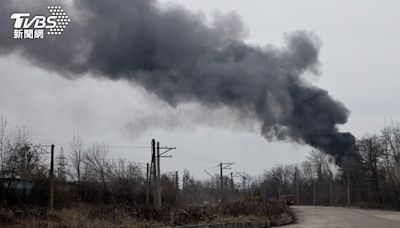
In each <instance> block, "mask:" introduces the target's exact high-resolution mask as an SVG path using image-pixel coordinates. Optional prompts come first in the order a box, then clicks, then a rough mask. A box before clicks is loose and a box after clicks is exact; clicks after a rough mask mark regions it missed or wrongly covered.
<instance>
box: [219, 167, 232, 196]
mask: <svg viewBox="0 0 400 228" xmlns="http://www.w3.org/2000/svg"><path fill="white" fill-rule="evenodd" d="M234 164H235V163H234V162H221V163H219V170H220V181H221V199H223V198H224V174H223V170H224V169H232V167H231V166H232V165H234Z"/></svg>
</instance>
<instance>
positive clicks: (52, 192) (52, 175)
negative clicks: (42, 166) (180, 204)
mask: <svg viewBox="0 0 400 228" xmlns="http://www.w3.org/2000/svg"><path fill="white" fill-rule="evenodd" d="M53 199H54V144H52V145H51V158H50V194H49V211H50V212H52V211H53V203H54V202H53Z"/></svg>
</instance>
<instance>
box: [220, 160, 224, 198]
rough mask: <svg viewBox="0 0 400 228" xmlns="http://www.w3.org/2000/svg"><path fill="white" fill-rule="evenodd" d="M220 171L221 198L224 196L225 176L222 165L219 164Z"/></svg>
mask: <svg viewBox="0 0 400 228" xmlns="http://www.w3.org/2000/svg"><path fill="white" fill-rule="evenodd" d="M219 171H220V174H219V175H220V182H221V183H220V184H221V196H223V195H224V180H223V178H224V177H223V175H222V163H219Z"/></svg>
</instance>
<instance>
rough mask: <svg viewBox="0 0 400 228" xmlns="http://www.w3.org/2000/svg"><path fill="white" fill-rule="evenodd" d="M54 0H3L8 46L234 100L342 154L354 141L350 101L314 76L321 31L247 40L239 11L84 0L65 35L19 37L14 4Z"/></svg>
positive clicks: (151, 84)
mask: <svg viewBox="0 0 400 228" xmlns="http://www.w3.org/2000/svg"><path fill="white" fill-rule="evenodd" d="M46 3H48V4H54V1H48V2H44V1H35V2H34V3H32V1H27V0H26V1H21V0H2V3H1V5H0V17H1V20H0V23H1V24H0V35H1V37H0V53H1V54H3V55H4V54H9V53H12V52H18V53H20V54H21V55H22V56H24V57H26V58H27V59H28V60H29V61H31V62H32V63H33V64H35V65H37V66H40V67H42V68H45V69H47V70H51V71H56V72H59V73H61V74H62V75H63V76H65V77H69V78H74V77H79V76H80V75H83V74H86V73H91V74H92V75H96V76H97V77H103V78H107V79H111V80H126V81H129V82H133V83H136V84H140V85H141V86H143V87H144V88H145V89H146V90H147V91H149V92H150V93H154V94H156V95H157V96H158V97H160V98H161V99H163V100H164V101H166V102H168V103H169V104H170V105H171V106H177V105H179V104H180V103H183V102H200V103H201V104H203V105H206V106H208V107H213V108H214V107H215V108H218V107H222V106H228V107H230V108H231V109H234V110H238V111H240V112H242V113H244V114H246V115H249V116H254V118H256V119H257V121H260V122H261V123H262V129H261V133H262V135H263V136H264V137H266V138H268V139H274V138H276V139H279V140H292V141H295V142H300V143H307V144H309V145H311V146H313V147H316V148H318V149H322V150H324V151H325V152H327V153H328V154H330V155H333V156H334V157H336V158H340V157H342V156H343V155H345V153H346V152H348V150H349V148H350V147H351V146H352V145H353V144H354V140H355V139H354V137H353V136H352V135H351V134H350V133H341V132H339V131H338V128H337V126H338V125H340V124H344V123H346V121H347V118H348V115H349V111H348V110H347V109H346V107H345V106H344V105H343V104H342V103H341V102H339V101H337V100H334V99H333V98H332V97H331V96H330V95H329V94H328V92H327V91H325V90H323V89H320V88H317V87H315V86H313V85H311V84H310V83H307V81H306V80H305V79H304V77H303V76H302V75H304V73H306V72H311V73H316V72H318V64H319V62H318V53H319V48H320V42H319V40H318V38H317V37H316V36H315V35H314V34H312V33H310V32H307V31H297V32H293V33H291V34H289V35H287V36H286V45H285V46H284V47H274V46H267V47H260V46H255V45H249V44H247V43H245V42H244V38H245V35H246V28H245V26H243V24H242V23H241V21H240V19H239V18H238V16H237V15H236V14H234V13H229V14H216V16H215V17H214V18H213V19H212V20H207V19H206V18H205V17H204V16H202V15H201V14H195V13H192V12H190V11H188V10H186V9H184V8H183V7H180V6H176V5H172V4H168V3H165V2H164V1H163V2H162V3H160V2H158V1H155V0H119V1H110V0H80V1H79V0H76V1H73V2H72V4H69V5H68V6H65V7H64V8H65V10H66V11H67V12H69V14H72V15H71V19H72V22H71V24H70V26H69V27H68V28H67V29H66V31H65V32H64V33H63V34H62V35H61V36H56V37H46V38H45V40H13V39H12V32H13V27H12V25H13V21H12V20H11V19H10V15H11V13H13V12H26V11H28V12H34V13H42V14H46V13H47V14H48V12H46V11H47V8H46V7H47V5H46Z"/></svg>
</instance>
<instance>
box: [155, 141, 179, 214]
mask: <svg viewBox="0 0 400 228" xmlns="http://www.w3.org/2000/svg"><path fill="white" fill-rule="evenodd" d="M160 149H162V150H165V151H164V152H162V153H160ZM174 149H176V147H160V142H157V148H156V141H155V140H154V139H153V140H151V152H152V153H151V168H150V169H151V175H150V179H151V177H153V182H152V183H153V204H154V208H161V168H160V158H171V157H172V156H171V155H164V154H165V153H167V152H169V151H171V150H174ZM163 155H164V156H163Z"/></svg>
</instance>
